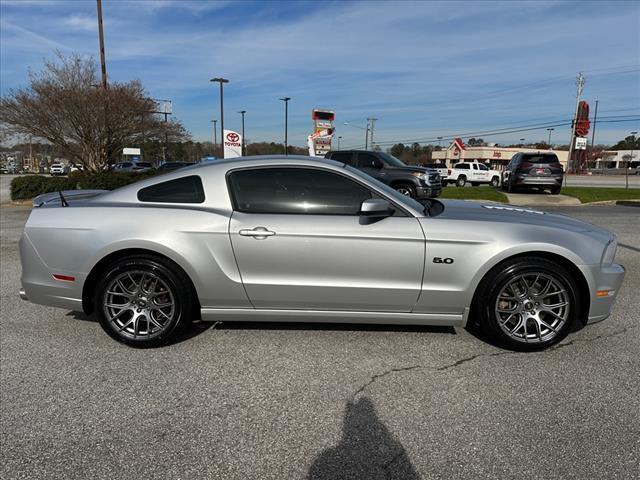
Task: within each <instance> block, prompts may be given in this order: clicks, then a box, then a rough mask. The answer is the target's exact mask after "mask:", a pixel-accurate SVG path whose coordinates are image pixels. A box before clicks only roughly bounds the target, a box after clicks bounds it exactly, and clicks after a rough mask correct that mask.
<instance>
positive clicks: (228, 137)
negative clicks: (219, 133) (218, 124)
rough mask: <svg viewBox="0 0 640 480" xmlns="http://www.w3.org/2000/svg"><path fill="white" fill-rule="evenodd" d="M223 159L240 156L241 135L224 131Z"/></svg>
mask: <svg viewBox="0 0 640 480" xmlns="http://www.w3.org/2000/svg"><path fill="white" fill-rule="evenodd" d="M223 139H224V142H223V143H224V158H236V157H241V156H242V135H240V134H239V133H238V132H234V131H233V130H227V129H225V130H224V137H223Z"/></svg>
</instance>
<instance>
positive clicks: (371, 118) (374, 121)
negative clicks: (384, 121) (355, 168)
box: [367, 117, 378, 150]
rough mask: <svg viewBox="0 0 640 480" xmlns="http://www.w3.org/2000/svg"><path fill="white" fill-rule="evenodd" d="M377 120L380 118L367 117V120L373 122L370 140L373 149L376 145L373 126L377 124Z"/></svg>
mask: <svg viewBox="0 0 640 480" xmlns="http://www.w3.org/2000/svg"><path fill="white" fill-rule="evenodd" d="M376 120H378V119H377V118H376V117H369V118H367V122H370V123H371V141H370V145H371V150H373V149H374V147H373V127H374V125H375V124H376Z"/></svg>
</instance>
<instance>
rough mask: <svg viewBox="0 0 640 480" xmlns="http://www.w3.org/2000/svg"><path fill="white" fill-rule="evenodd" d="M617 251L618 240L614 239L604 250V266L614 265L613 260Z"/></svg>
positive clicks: (602, 262)
mask: <svg viewBox="0 0 640 480" xmlns="http://www.w3.org/2000/svg"><path fill="white" fill-rule="evenodd" d="M616 250H618V239H617V238H615V237H614V238H612V239H611V240H609V243H607V246H606V247H605V248H604V252H602V261H601V262H600V263H601V264H602V265H611V264H612V263H613V259H614V258H615V257H616Z"/></svg>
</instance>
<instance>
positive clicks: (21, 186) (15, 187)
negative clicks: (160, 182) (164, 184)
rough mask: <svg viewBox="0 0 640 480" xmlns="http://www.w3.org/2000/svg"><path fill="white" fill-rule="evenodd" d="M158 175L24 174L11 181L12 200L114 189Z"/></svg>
mask: <svg viewBox="0 0 640 480" xmlns="http://www.w3.org/2000/svg"><path fill="white" fill-rule="evenodd" d="M154 175H157V172H155V171H151V172H146V173H114V172H104V173H93V174H83V173H79V172H74V173H73V174H72V175H69V177H68V178H65V177H48V176H44V175H24V176H20V177H16V178H14V179H13V180H12V181H11V200H14V201H15V200H30V199H32V198H34V197H37V196H38V195H41V194H43V193H49V192H57V191H60V190H75V189H78V188H80V189H83V190H85V189H87V190H114V189H116V188H120V187H124V186H125V185H129V184H130V183H134V182H137V181H139V180H142V179H144V178H149V177H152V176H154Z"/></svg>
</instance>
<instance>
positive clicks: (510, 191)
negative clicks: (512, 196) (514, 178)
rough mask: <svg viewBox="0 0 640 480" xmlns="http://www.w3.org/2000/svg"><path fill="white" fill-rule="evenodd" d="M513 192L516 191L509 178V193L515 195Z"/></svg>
mask: <svg viewBox="0 0 640 480" xmlns="http://www.w3.org/2000/svg"><path fill="white" fill-rule="evenodd" d="M513 191H514V188H513V184H512V183H511V178H509V182H508V183H507V192H508V193H513Z"/></svg>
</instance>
